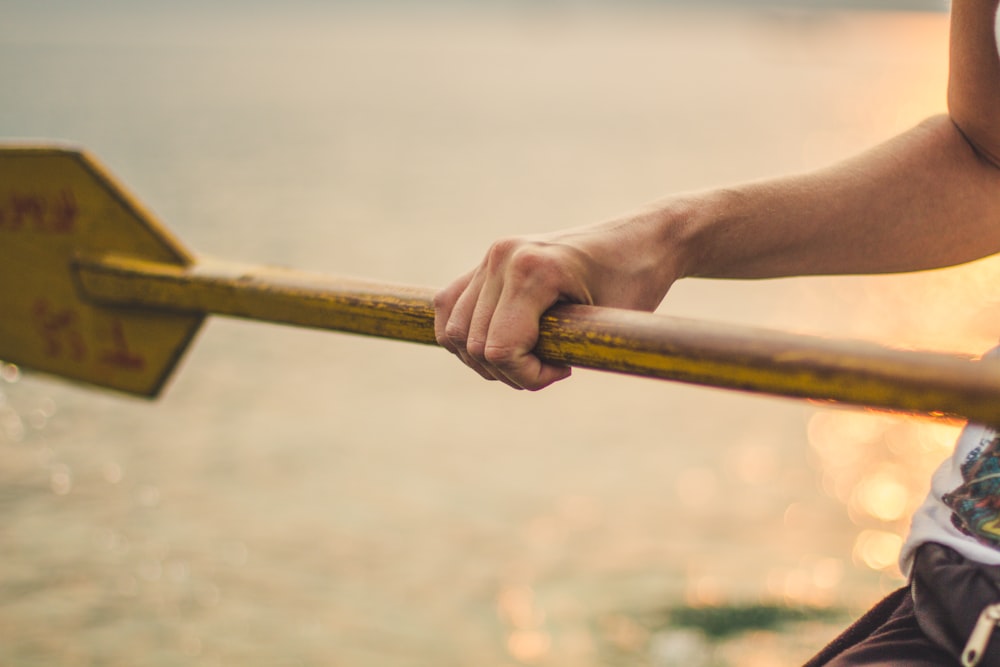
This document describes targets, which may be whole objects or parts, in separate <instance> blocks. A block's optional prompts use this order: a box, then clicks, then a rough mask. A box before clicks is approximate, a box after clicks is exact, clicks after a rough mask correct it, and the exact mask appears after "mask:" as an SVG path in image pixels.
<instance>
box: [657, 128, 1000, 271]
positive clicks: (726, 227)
mask: <svg viewBox="0 0 1000 667" xmlns="http://www.w3.org/2000/svg"><path fill="white" fill-rule="evenodd" d="M681 201H682V202H683V205H682V206H681V207H680V208H679V207H678V202H677V201H673V202H671V203H670V204H669V205H668V206H667V207H665V208H664V215H663V216H662V219H661V222H662V225H663V227H664V234H665V235H667V236H669V237H670V238H672V239H673V243H675V244H676V246H675V247H674V248H669V247H667V246H666V245H664V246H663V248H664V249H665V252H666V253H667V254H669V255H671V258H670V259H669V260H667V261H670V262H671V263H673V264H675V265H676V267H677V269H676V274H677V277H684V276H698V277H712V278H771V277H779V276H792V275H815V274H861V273H889V272H902V271H914V270H920V269H928V268H936V267H942V266H949V265H953V264H959V263H963V262H967V261H970V260H973V259H977V258H979V257H983V256H985V255H988V254H992V253H995V252H997V251H1000V169H997V168H996V167H995V166H994V165H992V164H990V163H988V162H986V161H984V160H983V159H982V157H981V156H980V155H979V154H978V153H977V152H976V150H974V149H973V147H972V146H971V145H970V144H969V142H968V141H967V140H966V138H965V137H964V136H963V134H962V133H961V132H960V131H959V130H958V129H957V128H956V126H955V125H954V123H953V122H952V121H951V120H950V119H949V118H948V117H946V116H941V117H936V118H932V119H930V120H928V121H926V122H924V123H923V124H921V125H920V126H918V127H916V128H914V129H913V130H911V131H909V132H907V133H905V134H903V135H901V136H899V137H896V138H895V139H893V140H891V141H889V142H887V143H885V144H883V145H881V146H879V147H877V148H875V149H873V150H871V151H868V152H866V153H864V154H862V155H860V156H858V157H856V158H854V159H851V160H848V161H846V162H843V163H840V164H838V165H835V166H833V167H830V168H828V169H824V170H821V171H818V172H814V173H810V174H805V175H801V176H792V177H787V178H781V179H776V180H772V181H764V182H759V183H752V184H748V185H745V186H740V187H735V188H727V189H723V190H717V191H712V192H708V193H703V194H697V195H692V196H689V197H684V198H682V199H681ZM679 210H684V211H685V215H678V211H679Z"/></svg>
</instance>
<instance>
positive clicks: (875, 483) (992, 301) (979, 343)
mask: <svg viewBox="0 0 1000 667" xmlns="http://www.w3.org/2000/svg"><path fill="white" fill-rule="evenodd" d="M861 280H862V283H861V284H860V289H861V292H862V296H863V298H860V299H854V300H852V301H851V303H850V304H849V305H846V308H847V313H848V317H846V318H844V321H845V323H846V326H847V327H848V328H849V329H850V332H849V335H856V336H859V337H865V338H870V339H874V340H879V341H881V342H884V343H887V344H890V345H894V346H897V347H911V348H924V349H939V350H946V351H953V352H956V353H960V354H967V355H970V356H977V355H979V354H981V353H983V352H985V351H986V350H987V349H988V348H990V347H992V346H993V345H995V344H996V341H997V332H998V331H1000V308H998V304H1000V262H997V261H996V260H993V259H990V260H983V261H979V262H975V263H972V264H969V265H965V266H962V267H958V268H953V269H947V270H941V271H935V272H929V273H922V274H914V275H908V276H898V277H873V278H865V279H861ZM960 428H961V424H959V423H955V422H948V421H944V420H941V421H931V420H913V419H907V418H904V417H897V416H892V415H886V414H878V413H871V412H847V411H834V410H831V411H822V412H818V413H816V414H815V415H814V416H813V417H812V418H811V419H810V421H809V424H808V437H809V443H810V445H811V448H812V451H813V452H814V453H815V455H816V457H817V460H818V465H819V470H820V471H821V486H822V489H823V491H824V492H825V493H826V494H827V495H829V496H831V497H833V498H835V499H837V500H838V501H839V502H840V503H843V505H844V506H845V507H846V509H847V511H848V514H849V516H850V518H851V521H852V522H853V523H854V524H855V525H856V526H857V530H858V533H857V535H856V540H855V546H854V552H853V558H854V562H855V564H857V565H858V566H859V567H864V568H869V569H871V570H876V571H881V572H888V573H892V574H895V575H897V576H898V570H897V568H896V559H897V557H898V555H899V549H900V547H901V545H902V539H903V537H904V536H905V535H906V531H907V529H908V525H909V518H910V516H911V515H912V513H913V512H914V510H915V509H916V508H917V507H918V506H919V505H920V503H921V502H922V501H923V498H924V496H925V494H926V493H927V490H928V488H929V485H930V477H931V475H932V474H933V471H934V470H935V469H936V467H937V466H938V465H939V463H940V462H941V461H942V460H943V459H944V458H945V457H947V456H948V455H949V454H950V452H951V450H952V447H953V445H954V441H955V438H956V437H957V435H958V432H959V430H960Z"/></svg>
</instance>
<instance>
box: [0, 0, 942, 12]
mask: <svg viewBox="0 0 1000 667" xmlns="http://www.w3.org/2000/svg"><path fill="white" fill-rule="evenodd" d="M18 4H19V2H17V0H14V1H13V2H10V0H8V2H3V3H0V8H4V7H6V8H10V6H15V7H16V6H17V5H18ZM20 4H23V5H24V6H22V7H20V8H19V9H22V10H23V9H25V8H29V9H30V10H32V11H35V12H37V11H43V12H44V11H51V10H54V9H79V10H81V11H86V12H90V11H94V10H107V9H127V10H134V11H142V10H144V9H149V8H168V9H171V10H178V9H186V8H198V9H226V8H232V9H233V10H236V9H247V8H251V7H268V8H274V9H280V10H287V9H292V8H295V7H300V8H303V7H313V8H334V7H359V8H366V9H370V8H392V9H400V8H407V9H419V10H423V9H427V8H428V7H432V6H434V7H449V6H450V7H466V8H479V7H510V8H514V9H518V10H531V9H539V10H545V9H560V8H561V9H582V8H596V7H605V8H608V7H643V6H645V7H656V6H664V7H670V6H676V7H691V8H706V7H712V8H725V7H756V8H761V9H767V8H770V7H774V8H781V9H794V10H803V11H809V10H814V9H850V10H893V11H933V12H943V11H947V10H948V7H949V2H947V0H290V1H289V2H284V3H282V4H281V6H280V8H279V7H275V5H274V3H272V2H270V1H269V0H173V1H171V0H144V1H143V2H139V3H137V2H130V1H129V0H94V1H92V2H88V3H87V4H86V5H85V6H81V4H80V3H79V2H76V1H75V0H40V1H37V2H30V3H28V2H24V3H20Z"/></svg>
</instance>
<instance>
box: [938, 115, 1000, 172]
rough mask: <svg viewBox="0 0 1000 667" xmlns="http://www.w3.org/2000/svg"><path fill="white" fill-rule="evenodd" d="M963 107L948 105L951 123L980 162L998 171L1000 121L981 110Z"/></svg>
mask: <svg viewBox="0 0 1000 667" xmlns="http://www.w3.org/2000/svg"><path fill="white" fill-rule="evenodd" d="M963 107H964V105H960V104H955V103H954V102H952V103H951V104H949V116H950V117H951V122H952V123H953V124H954V125H955V128H956V129H957V130H958V132H959V133H960V134H961V135H962V137H964V138H965V141H966V142H968V144H969V146H970V147H971V148H972V150H973V151H975V153H976V155H977V156H978V157H979V158H980V159H981V160H983V161H984V162H986V163H988V164H990V165H991V166H993V167H996V168H997V169H1000V119H998V118H995V117H993V116H992V115H991V114H989V113H988V112H986V111H985V110H982V109H967V108H963Z"/></svg>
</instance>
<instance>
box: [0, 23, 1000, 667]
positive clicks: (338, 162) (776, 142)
mask: <svg viewBox="0 0 1000 667" xmlns="http://www.w3.org/2000/svg"><path fill="white" fill-rule="evenodd" d="M946 32H947V24H946V17H945V16H944V15H941V14H905V13H897V14H878V13H863V14H852V13H823V14H810V13H803V12H791V13H789V12H784V11H777V10H772V11H768V12H763V13H761V12H751V11H736V10H726V11H695V10H692V9H686V10H683V9H664V8H651V7H646V8H634V7H633V8H631V9H627V10H626V9H618V10H614V9H609V8H604V9H600V8H588V9H581V8H574V7H573V6H552V5H549V6H546V7H545V8H543V9H542V10H530V9H526V8H524V7H523V6H522V7H520V8H517V9H515V8H511V7H507V8H504V7H503V6H500V7H494V8H492V9H490V10H488V11H487V10H479V11H472V10H464V11H459V10H455V9H450V10H445V9H440V8H439V9H437V10H433V11H431V10H426V11H420V12H418V11H415V10H412V9H411V10H406V9H405V8H399V7H397V8H394V9H391V10H388V9H387V10H382V11H374V10H372V11H363V10H360V9H353V10H347V9H341V10H330V9H323V8H319V7H309V6H299V7H298V8H297V9H294V10H293V9H284V10H282V9H278V8H276V7H272V8H266V7H260V6H257V7H256V8H255V9H253V10H252V11H249V10H248V11H246V12H236V11H221V10H210V9H202V10H196V9H188V10H185V11H179V10H169V9H163V8H160V9H158V10H156V11H153V10H150V11H148V12H142V11H139V10H137V9H135V8H134V7H133V8H132V9H123V8H118V9H116V10H114V11H111V10H106V11H81V10H78V9H77V10H74V9H71V8H63V9H62V10H60V11H59V12H43V11H39V10H37V8H36V10H34V11H32V10H29V9H27V8H22V9H21V10H18V11H10V12H7V13H5V15H4V21H3V22H2V23H0V90H2V91H3V100H4V103H3V104H2V105H0V135H5V136H10V137H17V138H23V137H42V138H61V139H69V140H72V141H75V142H79V143H80V144H82V145H85V146H87V147H88V148H89V149H91V150H92V151H94V152H95V153H96V154H97V155H98V156H100V157H101V159H102V160H103V161H104V162H106V163H108V164H110V165H111V166H112V167H113V168H114V170H115V171H116V173H117V174H118V175H119V176H121V177H122V178H123V179H124V180H125V181H126V182H127V183H129V184H130V185H131V187H132V188H133V190H134V191H135V192H136V193H137V194H138V195H139V197H140V199H141V200H143V201H144V202H145V203H147V204H148V205H150V207H151V208H152V209H153V210H155V211H156V212H157V213H158V214H159V215H161V216H162V218H163V219H164V220H165V221H166V223H167V224H168V226H170V227H171V228H172V229H173V230H174V231H175V232H176V233H177V234H178V236H179V237H180V238H181V239H183V240H184V241H186V242H187V243H188V244H189V245H190V246H191V247H192V248H193V249H195V250H196V251H198V252H201V253H205V254H212V255H220V256H225V257H229V258H232V259H240V260H246V261H256V262H268V263H278V264H284V265H291V266H295V267H298V268H303V269H317V270H321V271H327V272H332V273H340V274H348V275H359V276H366V277H371V278H376V279H382V280H388V281H395V282H407V283H418V284H430V285H440V284H443V283H445V282H446V281H447V280H450V279H451V278H452V277H453V276H454V275H457V274H458V273H459V272H461V271H464V270H466V269H467V268H468V267H469V266H471V265H472V264H473V263H474V262H475V261H476V260H477V259H478V256H479V254H480V253H481V252H482V251H483V249H484V248H485V246H486V244H487V243H488V242H489V241H490V240H492V239H493V238H495V237H497V236H499V235H505V234H510V233H516V232H531V231H539V230H544V229H554V228H558V227H561V226H567V225H574V224H579V223H582V222H587V221H596V220H599V219H601V218H603V217H606V216H608V215H612V214H616V213H619V212H621V211H622V210H626V209H628V208H631V207H634V206H636V205H638V204H641V203H644V202H647V201H649V200H651V199H653V198H656V197H658V196H660V195H662V194H665V193H667V192H670V191H676V190H684V189H693V188H702V187H709V186H712V185H719V184H724V183H729V182H733V181H738V180H745V179H749V178H757V177H762V176H768V175H774V174H779V173H785V172H788V171H792V170H801V169H806V168H812V167H816V166H820V165H822V164H825V163H827V162H829V161H831V160H834V159H837V158H839V157H843V156H846V155H849V154H851V153H854V152H856V151H858V150H860V149H862V148H864V147H866V146H868V145H870V144H872V143H873V142H875V141H877V140H879V139H881V138H885V137H887V136H889V135H890V134H892V133H894V132H897V131H900V130H902V129H905V128H907V127H909V126H911V125H912V124H914V123H915V122H917V121H919V120H920V119H922V118H923V117H925V116H926V115H929V114H931V113H935V112H939V111H940V110H942V109H943V106H944V94H943V91H944V80H945V56H946V53H945V51H946ZM996 271H997V268H996V265H995V263H993V262H984V263H979V264H976V265H973V266H971V267H966V268H963V269H957V270H951V271H947V272H939V273H936V274H931V275H929V276H911V277H899V278H880V279H864V278H857V279H850V280H829V279H822V278H812V279H807V280H783V281H773V282H765V283H753V284H738V283H724V282H712V281H702V282H691V283H689V284H683V285H679V286H678V287H677V288H676V289H675V290H674V291H673V292H672V294H671V295H670V297H669V298H668V300H667V302H666V303H665V304H664V310H665V311H669V312H671V313H676V314H680V315H686V316H693V317H705V318H710V319H716V320H725V321H731V322H746V323H753V324H760V325H764V326H772V327H779V328H789V329H796V330H806V331H813V332H828V333H831V334H835V335H860V336H864V337H869V338H876V339H881V340H887V341H891V342H894V343H898V344H903V345H920V346H925V347H937V348H945V349H954V350H966V351H970V352H977V351H979V350H980V349H981V348H982V347H985V346H986V345H988V344H989V340H990V339H991V338H993V337H994V333H993V332H995V330H996V326H995V325H996V323H997V322H996V321H997V312H996V308H994V307H993V306H994V305H995V304H996V303H997V302H998V295H997V291H996V288H995V287H994V286H995V285H997V284H998V281H996V280H994V278H995V277H996V275H995V274H996ZM960 295H966V296H965V297H964V298H959V296H960ZM2 377H3V378H4V379H3V380H0V507H2V516H3V521H2V522H0V549H2V553H3V558H2V559H0V663H2V664H17V665H47V664H60V665H77V664H79V665H91V664H93V665H133V664H144V665H146V664H148V665H188V664H206V665H212V664H240V665H295V664H301V665H314V664H315V665H319V664H323V665H327V664H350V665H400V666H403V665H426V664H435V665H450V664H455V665H459V664H461V665H465V664H478V665H513V664H543V665H547V664H552V665H557V664H575V665H588V664H606V663H608V662H613V661H614V660H617V659H621V660H624V661H625V662H627V663H628V664H658V665H660V664H664V665H665V664H668V662H666V660H667V659H668V658H664V657H663V656H662V655H661V654H660V653H657V651H661V652H662V650H666V649H663V647H664V646H667V645H671V646H673V645H675V644H676V645H679V644H677V642H676V641H674V640H673V639H670V638H664V637H659V638H656V637H650V636H649V634H648V629H646V628H643V627H642V626H641V625H639V624H638V623H637V622H636V621H635V620H634V619H635V618H637V617H638V616H640V615H642V614H644V613H647V612H649V611H651V610H657V609H661V608H663V607H666V606H669V605H671V604H676V603H678V602H689V603H692V604H706V603H716V602H725V601H755V600H779V601H787V602H790V603H802V602H806V603H812V604H820V605H840V606H845V607H847V608H848V609H851V610H856V609H858V608H860V607H861V606H863V605H864V604H866V603H868V602H870V601H871V600H872V599H873V598H874V597H876V596H878V595H879V593H880V591H881V590H882V589H884V588H886V587H890V586H894V585H896V584H897V583H898V579H897V578H895V576H894V574H893V567H892V564H891V560H892V558H891V556H892V553H891V552H892V548H893V544H894V543H893V542H892V539H893V537H894V536H895V535H898V534H899V533H900V532H901V531H902V530H904V529H905V520H906V518H905V516H904V512H903V510H902V509H901V510H899V511H896V510H895V509H893V508H897V506H900V505H899V504H900V503H903V505H901V506H900V507H903V509H905V507H907V506H906V503H912V502H913V500H912V499H915V498H919V496H920V494H921V493H922V489H923V487H922V486H921V485H925V484H926V474H927V471H928V470H929V469H930V468H931V467H932V465H933V463H934V462H935V461H936V460H938V459H940V457H941V456H944V455H945V454H946V452H947V441H948V438H949V437H950V435H951V434H952V432H953V430H954V428H953V427H951V426H936V425H922V426H919V425H917V426H915V425H913V424H912V423H910V422H904V421H901V420H896V419H889V418H886V417H880V416H867V415H858V414H857V413H842V412H816V410H814V409H813V408H811V407H809V406H807V405H804V404H800V403H792V402H785V401H780V400H771V399H762V398H753V397H747V396H743V395H736V394H729V393H722V392H717V391H710V390H704V389H694V388H689V387H682V386H675V385H670V384H666V383H657V382H652V381H643V380H636V379H629V378H619V377H613V376H608V375H600V374H595V373H586V372H578V373H577V377H575V378H574V379H573V380H572V381H570V382H567V383H563V384H562V385H560V386H558V387H555V388H553V389H551V390H549V391H546V392H542V393H540V394H533V395H525V394H518V393H514V392H510V391H507V390H505V389H504V388H502V387H498V386H495V385H493V384H488V383H483V382H480V381H477V379H476V377H475V376H473V375H472V374H471V373H468V372H466V371H465V370H464V369H463V368H460V367H459V365H458V364H457V363H455V362H453V361H452V360H451V359H450V358H448V356H447V355H446V354H444V353H443V352H441V351H439V350H435V349H425V348H422V347H414V346H409V345H405V344H399V343H389V342H383V341H373V340H366V339H360V338H352V337H347V336H340V335H334V334H323V333H317V332H308V331H297V330H292V329H287V328H281V327H274V326H267V325H259V324H251V323H245V322H234V321H221V320H220V321H215V320H213V321H212V322H211V323H210V324H209V326H208V327H207V328H206V330H205V331H204V332H203V333H202V335H201V336H200V339H199V340H198V341H197V343H196V345H195V347H194V349H193V350H192V351H191V352H190V354H189V355H188V357H187V359H186V360H185V363H184V364H183V367H182V369H181V371H180V373H179V374H178V375H177V377H176V378H175V379H174V381H173V383H172V384H171V386H170V387H169V388H168V391H167V394H166V395H165V396H164V397H163V398H161V399H160V400H159V401H157V402H155V403H145V402H140V401H136V400H133V399H127V398H123V397H120V396H114V395H109V394H102V393H99V392H95V391H92V390H88V389H81V388H76V387H72V386H68V385H65V384H62V383H60V382H58V381H54V380H50V379H47V378H43V377H37V376H33V375H31V374H29V373H23V374H22V373H18V372H17V371H16V370H15V369H13V368H12V367H3V373H2ZM839 443H844V444H843V445H842V446H843V449H840V447H841V445H840V444H839ZM901 443H902V444H901ZM914 448H916V450H914ZM845 452H847V453H846V454H845ZM900 460H905V461H907V463H906V465H902V464H901V463H899V461H900ZM904 472H905V474H904ZM859 489H860V491H859ZM899 489H902V491H899ZM893 493H896V495H893ZM900 493H902V494H903V495H902V496H901V497H902V500H900V501H899V502H896V503H895V504H893V503H892V502H890V501H893V499H894V498H897V497H900V496H899V494H900ZM886 498H889V501H886V500H885V499H886ZM887 502H888V504H887ZM887 508H889V509H887ZM890 509H892V511H890ZM886 553H888V554H889V557H888V560H887V558H886ZM834 631H835V626H813V627H811V628H806V629H802V628H799V629H797V630H796V631H795V632H794V633H791V634H787V635H770V634H768V635H764V634H757V635H751V636H749V637H744V638H741V639H739V640H737V641H735V642H732V643H730V644H727V645H726V646H722V647H719V648H717V649H715V650H716V651H717V653H716V654H715V657H714V658H712V660H715V661H716V662H715V664H728V663H727V662H726V661H729V662H731V663H732V664H737V663H735V662H732V661H733V660H736V659H737V658H734V657H733V656H737V657H738V659H739V663H738V664H744V665H749V664H757V665H770V664H790V663H792V662H795V661H796V660H801V659H802V658H804V657H805V656H807V655H808V654H809V653H810V652H811V651H812V650H814V649H816V648H817V647H818V646H819V644H821V643H822V642H823V641H825V639H827V638H828V637H829V636H830V635H831V634H832V633H833V632H834ZM668 639H669V641H668ZM678 641H679V640H678ZM670 642H674V643H673V644H671V643H670ZM682 644H683V642H682ZM683 646H685V647H688V648H689V647H690V646H691V644H690V643H688V644H683ZM695 646H696V650H702V651H704V650H705V649H704V648H702V649H697V644H696V645H695ZM658 647H659V648H658ZM688 648H684V650H688ZM671 650H674V649H671ZM677 650H680V649H677ZM706 659H707V658H706ZM689 664H694V663H689Z"/></svg>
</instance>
